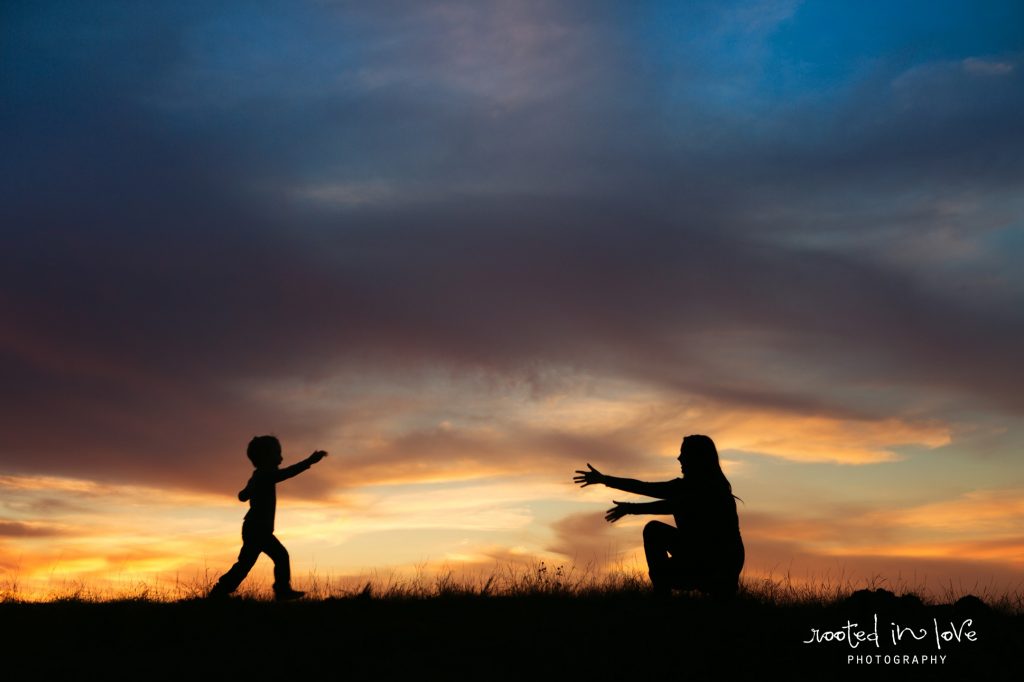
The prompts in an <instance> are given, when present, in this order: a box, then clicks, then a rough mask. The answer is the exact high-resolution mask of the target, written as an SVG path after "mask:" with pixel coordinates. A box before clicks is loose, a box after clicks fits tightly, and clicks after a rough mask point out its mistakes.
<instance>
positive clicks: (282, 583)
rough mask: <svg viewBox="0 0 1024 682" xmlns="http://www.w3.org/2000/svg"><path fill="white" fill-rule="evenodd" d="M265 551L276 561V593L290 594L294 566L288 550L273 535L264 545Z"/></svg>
mask: <svg viewBox="0 0 1024 682" xmlns="http://www.w3.org/2000/svg"><path fill="white" fill-rule="evenodd" d="M263 551H264V552H266V554H267V556H268V557H270V558H271V559H273V560H274V592H288V591H290V590H291V589H292V566H291V561H290V560H289V559H288V550H287V549H285V548H284V545H282V544H281V541H280V540H278V539H277V538H276V537H274V536H273V535H271V536H270V537H269V538H267V540H266V541H265V542H264V543H263Z"/></svg>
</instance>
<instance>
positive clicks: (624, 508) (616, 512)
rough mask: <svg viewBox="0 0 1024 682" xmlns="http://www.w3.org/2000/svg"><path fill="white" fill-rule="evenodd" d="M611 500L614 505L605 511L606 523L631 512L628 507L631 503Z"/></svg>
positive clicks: (631, 505) (630, 506) (613, 521)
mask: <svg viewBox="0 0 1024 682" xmlns="http://www.w3.org/2000/svg"><path fill="white" fill-rule="evenodd" d="M612 502H613V503H615V506H614V507H612V508H611V509H609V510H608V511H607V512H605V515H604V520H605V521H607V522H608V523H615V522H616V521H618V520H619V519H621V518H622V517H623V516H625V515H626V514H629V513H631V512H630V509H631V508H632V507H633V504H632V503H630V502H619V501H617V500H612Z"/></svg>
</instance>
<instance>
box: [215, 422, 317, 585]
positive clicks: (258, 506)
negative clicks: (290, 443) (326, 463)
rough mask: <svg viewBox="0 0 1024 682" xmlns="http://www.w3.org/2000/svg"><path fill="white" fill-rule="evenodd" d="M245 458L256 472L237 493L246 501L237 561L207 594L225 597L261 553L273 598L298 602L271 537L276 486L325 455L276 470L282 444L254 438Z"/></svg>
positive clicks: (286, 565) (284, 553)
mask: <svg viewBox="0 0 1024 682" xmlns="http://www.w3.org/2000/svg"><path fill="white" fill-rule="evenodd" d="M246 455H247V456H248V457H249V460H250V461H251V462H252V464H253V466H254V467H256V470H255V471H254V472H252V476H251V477H250V478H249V482H248V483H247V484H246V485H245V488H243V489H242V491H241V492H239V493H238V499H239V500H240V501H242V502H246V501H248V502H249V512H248V513H247V514H246V515H245V521H243V522H242V550H241V551H240V552H239V553H238V561H236V562H235V565H234V566H232V567H231V569H230V570H229V571H228V572H227V573H225V574H224V575H222V576H221V578H220V580H218V581H217V584H216V585H214V586H213V589H211V590H210V594H209V595H208V596H209V597H210V598H218V597H226V596H228V595H229V594H231V593H232V592H234V591H235V590H236V589H238V586H239V585H240V584H241V583H242V581H243V580H245V576H247V575H249V571H250V570H252V567H253V566H254V565H255V564H256V559H257V558H259V556H260V552H263V553H264V554H266V555H267V556H269V557H270V558H271V559H273V561H274V597H275V598H276V599H278V600H287V599H298V598H299V597H301V596H302V595H303V594H305V593H304V592H299V591H298V590H293V589H292V585H291V565H290V563H289V561H288V550H286V549H285V548H284V545H282V544H281V541H280V540H278V539H277V538H276V537H274V512H275V511H276V508H277V491H276V489H275V487H276V485H277V484H278V483H280V482H281V481H284V480H287V479H289V478H291V477H293V476H297V475H299V474H301V473H302V472H303V471H305V470H306V469H308V468H309V467H311V466H313V465H314V464H316V463H317V462H319V461H320V460H321V459H323V458H324V457H326V456H327V453H326V452H324V451H323V450H317V451H316V452H314V453H313V454H312V455H310V456H309V457H307V458H306V459H304V460H302V461H301V462H299V463H298V464H293V465H291V466H289V467H285V468H284V469H279V468H278V467H279V466H280V465H281V462H282V461H283V460H282V458H281V443H280V441H278V440H277V438H275V437H274V436H256V437H255V438H253V439H252V440H251V441H249V447H248V448H247V449H246Z"/></svg>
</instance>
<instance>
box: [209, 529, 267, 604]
mask: <svg viewBox="0 0 1024 682" xmlns="http://www.w3.org/2000/svg"><path fill="white" fill-rule="evenodd" d="M259 556H260V543H258V542H254V541H253V538H251V537H246V536H244V535H243V536H242V549H241V551H239V552H238V561H236V562H235V565H234V566H232V567H231V568H230V569H228V572H227V573H225V574H224V575H222V576H221V577H220V580H218V581H217V584H216V585H214V587H213V590H212V593H213V594H231V593H232V592H234V591H235V590H237V589H238V586H239V585H241V584H242V581H243V580H245V576H247V575H249V571H251V570H252V567H253V566H255V565H256V559H257V558H259Z"/></svg>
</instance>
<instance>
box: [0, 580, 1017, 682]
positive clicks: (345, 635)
mask: <svg viewBox="0 0 1024 682" xmlns="http://www.w3.org/2000/svg"><path fill="white" fill-rule="evenodd" d="M314 587H316V586H314ZM330 588H331V586H330V585H327V586H324V585H320V586H319V592H320V596H324V594H325V593H329V592H330V591H331V589H330ZM314 592H317V590H314ZM88 596H89V595H83V594H81V593H80V594H77V595H76V594H73V593H71V594H66V595H64V596H63V597H58V598H55V599H53V600H51V601H49V602H45V603H29V602H24V601H20V600H18V599H17V598H16V597H15V596H14V595H11V594H8V595H7V599H6V600H5V601H4V602H3V603H0V629H2V633H3V640H2V641H3V647H4V651H5V652H6V653H5V659H6V664H7V670H13V671H14V672H16V673H17V674H16V675H15V676H13V677H11V678H9V679H47V680H50V679H67V678H71V677H76V678H78V677H82V676H83V675H84V674H86V673H98V674H100V675H102V676H103V677H105V678H111V677H113V678H122V679H124V678H131V679H170V678H176V679H181V678H186V677H187V678H188V679H214V678H218V677H222V678H225V679H231V680H235V679H241V678H248V677H255V678H257V679H265V678H267V677H272V676H278V677H280V678H282V679H289V680H291V679H303V678H309V677H310V676H316V678H317V679H342V678H344V679H354V680H361V679H388V680H390V679H396V678H398V679H404V678H408V677H410V676H415V678H416V679H466V680H490V679H519V680H522V679H557V678H562V679H585V678H592V679H655V678H659V679H664V678H669V679H726V680H731V679H741V678H743V679H757V678H761V677H764V676H765V675H767V674H782V675H785V676H786V679H837V678H838V679H871V678H879V677H881V678H883V679H981V678H985V679H1011V677H1012V679H1018V678H1019V673H1016V669H1017V667H1018V666H1017V664H1018V659H1017V656H1018V652H1019V651H1020V650H1021V648H1022V645H1024V615H1022V613H1021V608H1020V607H1021V603H1020V598H1019V595H1017V596H1016V597H1015V598H1010V597H1007V598H1005V599H1003V600H1002V601H1001V603H995V604H993V605H986V604H984V603H982V602H977V601H975V602H972V601H971V600H965V601H963V602H961V603H960V604H959V605H957V606H953V605H951V604H938V603H931V604H928V603H922V602H921V601H920V600H918V599H916V598H915V597H913V596H906V597H903V598H899V597H898V596H896V595H892V594H891V593H882V592H873V593H858V594H853V595H851V594H850V593H849V591H848V590H846V591H844V590H842V589H839V588H832V587H829V588H827V589H825V588H821V587H819V588H818V589H813V588H803V589H802V590H801V589H800V588H795V587H793V586H792V585H788V586H787V585H786V583H785V582H784V581H779V582H774V583H773V582H764V583H758V584H748V585H745V587H744V590H743V592H742V593H741V594H740V595H739V596H738V598H737V599H736V600H735V601H733V602H731V603H728V604H719V603H715V602H712V601H710V600H708V599H706V598H704V597H702V596H701V595H698V594H676V595H674V596H673V597H672V598H670V599H656V598H654V597H653V596H652V595H651V594H650V593H649V592H648V590H647V585H646V582H645V581H644V580H643V579H642V577H641V576H636V575H622V574H619V575H616V576H610V577H605V578H602V579H600V580H598V579H593V578H587V577H585V576H584V577H579V576H572V575H571V574H566V573H565V572H559V571H557V569H556V570H554V571H549V570H548V569H547V568H546V567H543V566H541V567H535V568H534V569H533V570H532V571H524V572H520V573H519V574H515V573H514V572H513V573H509V575H506V576H501V575H498V576H495V577H493V578H492V579H490V580H487V579H481V580H478V581H472V582H465V581H457V580H455V579H453V578H452V577H451V576H450V575H449V576H445V575H442V576H440V577H438V578H435V579H432V580H429V581H426V580H423V579H420V580H418V581H409V582H402V581H396V580H392V581H387V580H384V581H379V582H377V583H368V584H366V585H364V586H362V587H360V588H352V589H350V590H348V591H335V592H334V594H333V595H331V594H327V596H326V598H320V599H306V600H303V601H300V602H293V603H283V604H278V603H274V602H272V601H269V600H265V599H258V598H240V599H232V600H230V601H228V602H224V603H211V602H207V601H203V600H201V599H183V600H179V601H154V600H152V599H151V598H149V595H145V594H138V595H136V596H135V598H132V599H121V600H116V601H96V600H91V599H89V598H88ZM875 615H877V616H878V622H879V633H880V637H881V640H882V641H881V643H880V644H881V646H880V647H879V648H875V647H874V645H873V644H870V643H862V644H861V645H860V646H859V647H858V648H857V649H852V648H851V647H850V645H849V644H848V643H847V642H845V641H838V642H837V641H831V642H821V643H817V644H815V643H812V644H804V643H803V642H804V641H805V640H808V639H809V638H810V637H811V633H812V628H818V629H819V631H824V630H828V631H832V632H835V631H839V630H840V629H841V628H842V627H843V626H845V625H846V624H847V623H848V622H849V621H852V622H855V623H858V624H859V625H860V626H862V627H863V626H869V629H870V626H871V625H872V623H873V621H874V616H875ZM967 619H970V621H971V622H970V624H969V625H968V626H966V627H965V628H963V629H962V630H961V632H962V633H963V634H962V635H961V636H962V637H965V636H966V632H969V631H973V632H975V633H976V639H977V641H975V642H969V641H966V639H965V640H964V641H961V642H959V643H957V642H956V641H952V642H942V645H943V648H942V649H937V647H936V642H935V638H934V635H933V630H934V629H935V625H934V624H936V623H937V625H938V628H939V630H940V631H945V630H947V629H948V628H947V627H946V626H948V625H953V626H956V627H957V628H960V627H961V626H962V625H963V623H964V621H965V620H967ZM892 622H895V623H899V624H901V625H905V626H911V627H913V628H914V629H915V632H916V631H918V630H920V629H924V630H926V631H927V633H928V636H927V637H925V638H924V639H922V641H921V642H908V641H901V642H900V643H899V645H898V646H895V645H893V644H892V642H891V641H890V634H889V633H890V627H891V626H890V623H892ZM858 629H859V628H858ZM855 654H862V655H863V654H870V655H872V656H874V655H876V654H877V655H880V656H885V655H890V657H891V656H893V655H899V656H901V657H903V656H914V655H918V656H925V655H926V656H932V655H940V654H942V655H946V656H947V659H946V662H945V663H943V664H941V665H913V664H904V663H900V664H894V663H889V664H886V663H885V662H884V660H883V661H882V662H877V663H873V664H860V665H851V664H849V663H848V662H847V656H849V655H855ZM753 676H757V677H756V678H755V677H753Z"/></svg>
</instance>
